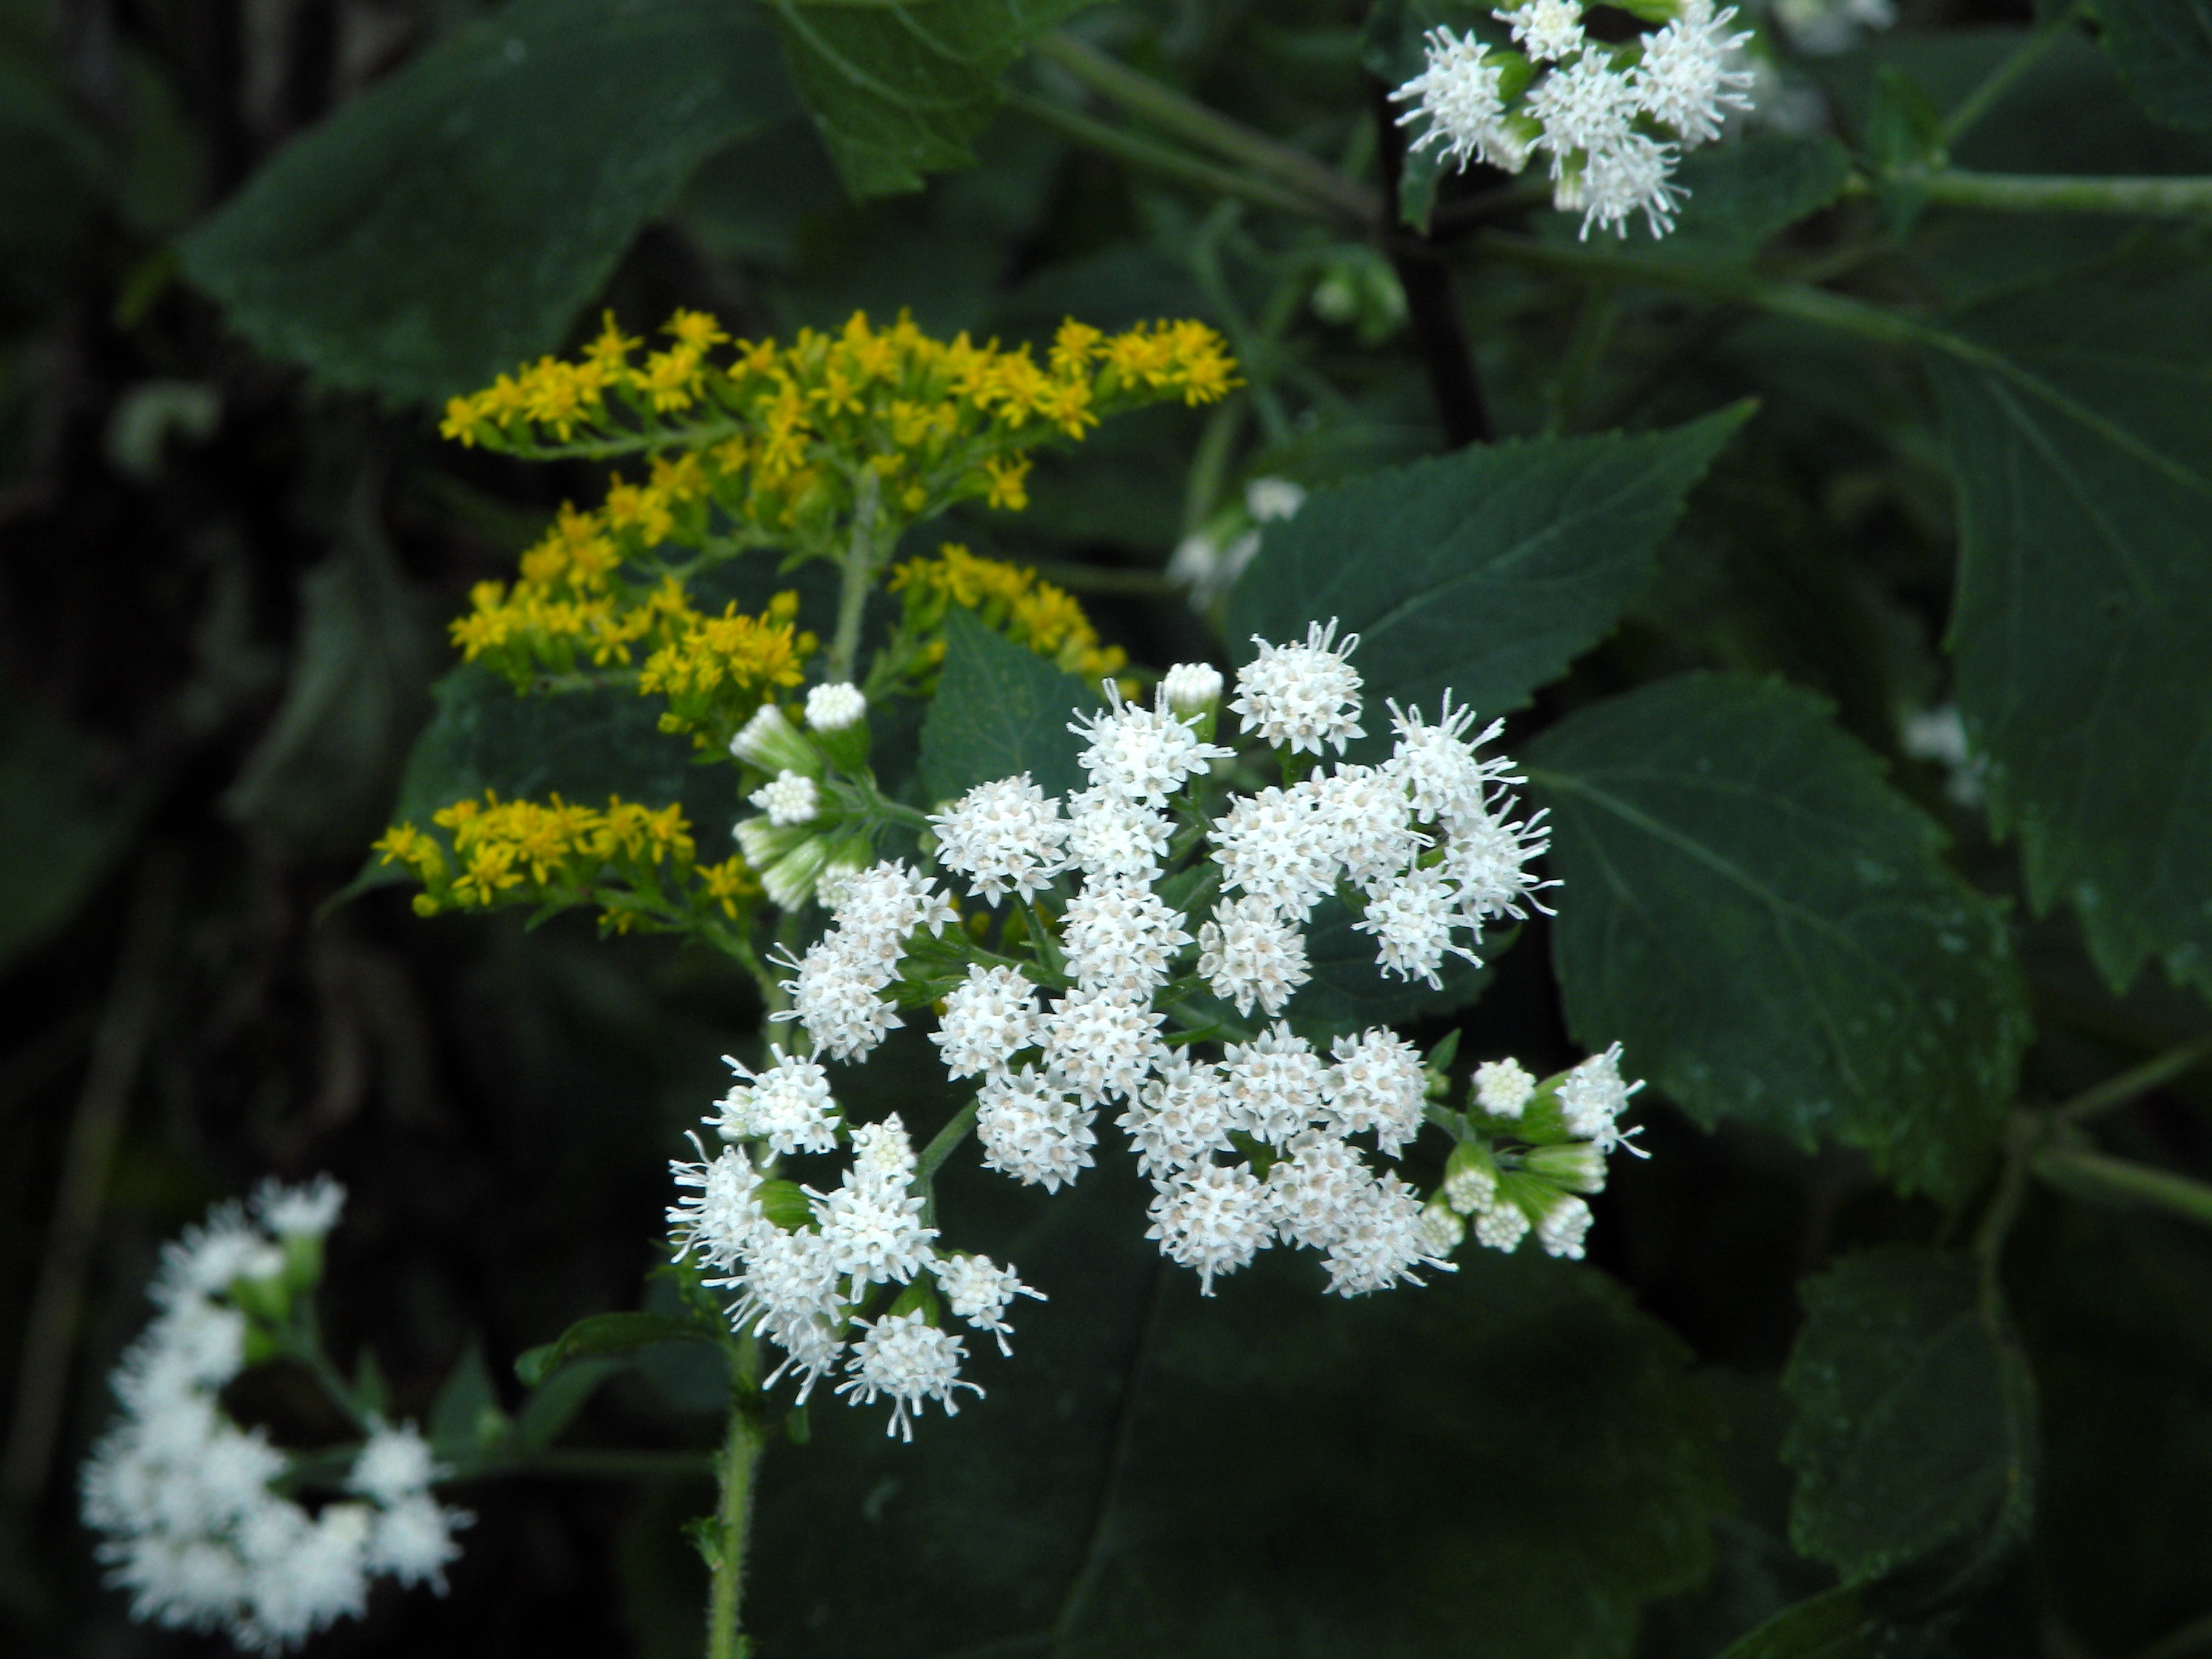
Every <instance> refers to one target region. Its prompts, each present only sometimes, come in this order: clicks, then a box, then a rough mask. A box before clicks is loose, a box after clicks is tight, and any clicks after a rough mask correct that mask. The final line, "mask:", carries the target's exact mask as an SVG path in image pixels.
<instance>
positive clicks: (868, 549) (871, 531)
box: [829, 466, 883, 681]
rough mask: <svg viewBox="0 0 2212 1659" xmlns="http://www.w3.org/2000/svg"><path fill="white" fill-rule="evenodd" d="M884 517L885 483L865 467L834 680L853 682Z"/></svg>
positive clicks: (832, 655) (840, 602) (842, 594)
mask: <svg viewBox="0 0 2212 1659" xmlns="http://www.w3.org/2000/svg"><path fill="white" fill-rule="evenodd" d="M882 516H883V480H882V479H880V478H878V477H877V476H876V471H875V469H874V468H873V467H870V466H864V467H862V468H860V471H859V475H858V476H857V477H855V478H854V481H853V535H852V539H851V540H850V541H849V542H848V543H847V544H846V547H845V557H844V561H843V574H842V580H841V584H840V586H839V588H838V592H837V633H836V637H835V638H834V639H833V640H832V641H830V644H829V678H831V679H832V680H838V681H849V680H851V679H852V678H853V665H854V661H855V660H856V659H858V658H859V656H860V621H861V618H862V617H865V616H866V613H867V608H868V592H869V590H870V589H871V588H872V587H873V586H875V583H876V566H877V564H878V562H879V550H878V546H877V543H878V541H880V540H881V539H882V534H881V532H880V530H879V528H878V522H877V521H878V520H879V519H880V518H881V517H882Z"/></svg>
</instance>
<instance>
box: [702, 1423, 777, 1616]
mask: <svg viewBox="0 0 2212 1659" xmlns="http://www.w3.org/2000/svg"><path fill="white" fill-rule="evenodd" d="M766 1441H767V1435H766V1434H765V1433H764V1432H763V1430H762V1427H761V1425H760V1423H759V1421H758V1419H756V1418H755V1417H754V1415H753V1413H752V1409H751V1407H750V1405H749V1404H747V1403H746V1402H745V1401H732V1402H731V1407H730V1434H729V1438H728V1439H726V1441H724V1442H723V1443H722V1450H721V1455H720V1456H719V1457H717V1458H716V1459H715V1460H714V1476H715V1479H716V1480H719V1481H720V1483H721V1489H722V1496H721V1501H720V1503H719V1504H716V1505H715V1509H714V1556H713V1559H712V1560H711V1562H710V1563H709V1565H710V1566H711V1567H712V1569H713V1572H714V1588H713V1591H712V1594H711V1595H710V1597H709V1600H708V1613H707V1659H745V1656H746V1655H748V1654H750V1652H751V1651H752V1644H751V1642H750V1641H749V1640H748V1639H747V1638H746V1637H745V1633H744V1629H743V1628H742V1626H740V1624H739V1621H738V1611H739V1606H740V1603H741V1602H742V1601H743V1599H744V1581H745V1543H746V1535H747V1534H748V1532H749V1531H750V1526H751V1522H752V1507H753V1466H754V1465H755V1464H756V1463H757V1462H759V1461H760V1455H761V1448H762V1446H763V1444H765V1443H766Z"/></svg>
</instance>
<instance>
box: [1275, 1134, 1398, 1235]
mask: <svg viewBox="0 0 2212 1659" xmlns="http://www.w3.org/2000/svg"><path fill="white" fill-rule="evenodd" d="M1287 1150H1288V1156H1286V1157H1284V1158H1279V1159H1278V1160H1276V1163H1275V1166H1274V1167H1273V1169H1271V1170H1268V1171H1267V1193H1268V1196H1269V1198H1270V1199H1271V1200H1273V1209H1274V1212H1275V1231H1277V1232H1278V1233H1279V1235H1280V1236H1281V1237H1282V1240H1283V1242H1284V1243H1285V1244H1297V1245H1301V1246H1303V1247H1304V1248H1305V1249H1310V1250H1326V1249H1330V1248H1331V1247H1333V1246H1334V1244H1335V1243H1336V1242H1337V1241H1338V1240H1339V1239H1340V1238H1342V1237H1344V1234H1345V1230H1346V1228H1348V1227H1349V1226H1351V1225H1352V1221H1353V1219H1354V1218H1355V1216H1356V1215H1357V1214H1358V1211H1359V1208H1360V1206H1361V1205H1362V1204H1363V1203H1364V1201H1365V1200H1366V1195H1367V1189H1368V1188H1370V1187H1372V1186H1373V1185H1374V1184H1375V1177H1374V1176H1373V1174H1372V1173H1371V1172H1370V1170H1368V1168H1367V1166H1366V1165H1365V1164H1363V1163H1361V1162H1360V1160H1359V1154H1358V1153H1357V1152H1353V1151H1352V1148H1351V1147H1349V1146H1346V1145H1345V1143H1344V1142H1343V1141H1341V1140H1340V1139H1337V1138H1336V1137H1335V1136H1334V1135H1331V1134H1322V1133H1306V1134H1302V1135H1300V1136H1298V1137H1297V1140H1296V1141H1295V1142H1293V1143H1292V1145H1291V1146H1290V1147H1289V1148H1288V1149H1287Z"/></svg>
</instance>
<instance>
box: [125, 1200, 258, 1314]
mask: <svg viewBox="0 0 2212 1659" xmlns="http://www.w3.org/2000/svg"><path fill="white" fill-rule="evenodd" d="M283 1271H284V1252H283V1250H282V1249H279V1248H278V1247H277V1246H276V1243H274V1242H272V1241H271V1240H270V1238H269V1237H268V1236H267V1235H266V1234H264V1233H263V1232H262V1231H261V1230H260V1229H259V1228H258V1227H256V1226H254V1225H253V1224H252V1223H251V1222H249V1221H248V1220H246V1213H245V1212H244V1211H242V1210H240V1208H239V1206H237V1205H236V1204H235V1203H224V1204H218V1205H216V1206H215V1208H213V1209H211V1210H210V1211H209V1212H208V1213H207V1219H206V1220H205V1221H204V1222H203V1223H202V1224H201V1225H197V1226H194V1227H187V1228H185V1231H184V1236H183V1237H180V1238H175V1239H172V1240H171V1241H170V1242H169V1243H167V1244H164V1245H163V1246H162V1247H161V1272H160V1273H159V1274H158V1275H156V1277H155V1280H154V1283H153V1285H152V1286H151V1290H150V1294H151V1295H152V1296H153V1297H154V1299H155V1301H156V1302H159V1303H161V1304H164V1305H167V1304H172V1303H174V1302H178V1301H181V1300H184V1299H185V1298H188V1297H206V1296H220V1295H222V1293H223V1292H224V1291H228V1290H229V1289H230V1287H231V1285H232V1284H233V1283H234V1281H235V1280H238V1279H274V1278H276V1276H277V1275H278V1274H279V1273H283Z"/></svg>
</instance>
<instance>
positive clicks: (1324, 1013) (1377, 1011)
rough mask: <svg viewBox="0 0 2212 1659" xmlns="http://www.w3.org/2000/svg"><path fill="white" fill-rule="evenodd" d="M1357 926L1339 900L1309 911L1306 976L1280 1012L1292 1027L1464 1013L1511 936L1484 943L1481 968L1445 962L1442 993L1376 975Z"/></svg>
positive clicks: (1338, 1026) (1342, 1027) (1346, 1026)
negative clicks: (1308, 973) (1460, 1010)
mask: <svg viewBox="0 0 2212 1659" xmlns="http://www.w3.org/2000/svg"><path fill="white" fill-rule="evenodd" d="M1357 921H1358V918H1357V917H1356V916H1355V915H1353V914H1352V910H1351V908H1349V907H1348V906H1347V905H1346V904H1345V903H1344V902H1343V901H1342V900H1340V899H1335V898H1330V899H1325V900H1323V901H1322V903H1321V904H1320V905H1319V906H1317V907H1316V908H1315V910H1314V915H1313V921H1312V923H1311V924H1310V926H1309V927H1308V928H1307V930H1306V959H1307V961H1308V962H1310V963H1311V964H1312V966H1313V977H1312V978H1311V979H1310V980H1309V981H1306V983H1305V984H1304V985H1303V986H1301V987H1298V993H1297V995H1296V996H1294V997H1292V998H1291V1000H1290V1003H1289V1005H1288V1006H1286V1007H1285V1009H1284V1012H1285V1015H1286V1016H1287V1017H1288V1018H1290V1019H1291V1021H1292V1022H1293V1023H1294V1024H1296V1025H1297V1027H1298V1029H1299V1030H1302V1031H1306V1032H1309V1033H1312V1032H1314V1031H1315V1030H1331V1031H1355V1030H1363V1029H1364V1028H1366V1027H1368V1026H1370V1025H1395V1024H1401V1023H1402V1022H1404V1021H1406V1020H1409V1019H1418V1018H1421V1017H1422V1016H1423V1015H1425V1014H1447V1013H1449V1012H1452V1011H1453V1010H1454V1009H1457V1008H1464V1007H1466V1006H1468V1004H1469V1003H1471V1002H1473V1001H1474V1000H1475V999H1476V998H1477V997H1479V996H1480V995H1481V994H1482V991H1483V987H1485V986H1486V985H1487V984H1488V983H1489V982H1490V969H1489V966H1488V963H1489V962H1490V960H1491V959H1492V958H1494V957H1496V956H1497V955H1498V952H1499V951H1504V950H1505V949H1507V948H1508V947H1510V945H1512V943H1513V939H1514V935H1513V933H1510V931H1509V932H1501V933H1497V934H1495V935H1494V936H1492V937H1491V938H1488V939H1485V940H1484V941H1483V945H1482V956H1483V958H1484V964H1483V965H1482V966H1479V967H1478V966H1477V965H1476V964H1475V963H1471V962H1466V961H1463V960H1462V959H1461V958H1459V957H1452V958H1451V959H1450V960H1449V962H1448V963H1446V964H1445V966H1444V968H1443V970H1442V972H1441V974H1440V975H1439V977H1441V978H1442V979H1443V987H1442V988H1441V989H1432V988H1431V987H1429V986H1428V985H1426V984H1425V983H1423V982H1422V981H1419V980H1412V981H1407V980H1401V979H1389V978H1386V977H1384V975H1383V970H1382V969H1380V968H1379V967H1377V966H1376V962H1375V936H1374V935H1373V934H1372V933H1361V932H1359V931H1358V927H1357V925H1356V924H1357Z"/></svg>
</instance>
